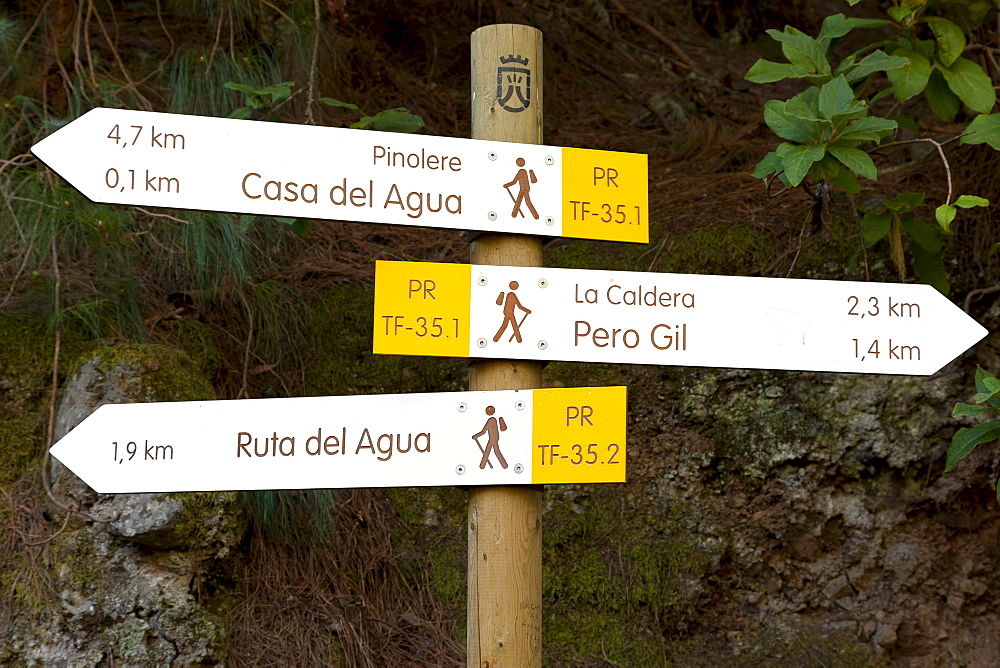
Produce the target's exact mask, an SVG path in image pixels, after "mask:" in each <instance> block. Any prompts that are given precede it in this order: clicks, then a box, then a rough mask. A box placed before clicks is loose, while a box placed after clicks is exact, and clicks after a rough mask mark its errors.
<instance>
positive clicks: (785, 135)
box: [764, 100, 820, 142]
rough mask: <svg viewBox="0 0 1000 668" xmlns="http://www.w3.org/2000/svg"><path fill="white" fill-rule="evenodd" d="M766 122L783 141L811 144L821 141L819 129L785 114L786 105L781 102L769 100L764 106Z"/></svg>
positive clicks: (814, 125) (812, 124)
mask: <svg viewBox="0 0 1000 668" xmlns="http://www.w3.org/2000/svg"><path fill="white" fill-rule="evenodd" d="M764 122H765V123H767V127H769V128H771V131H772V132H774V134H776V135H778V136H779V137H781V138H782V139H788V140H789V141H797V142H809V141H816V140H818V139H819V134H820V130H819V127H818V126H817V125H816V124H814V123H810V122H808V121H804V120H802V119H801V118H795V117H793V116H789V115H788V114H787V113H785V103H784V102H782V101H781V100H768V101H767V103H766V104H765V105H764Z"/></svg>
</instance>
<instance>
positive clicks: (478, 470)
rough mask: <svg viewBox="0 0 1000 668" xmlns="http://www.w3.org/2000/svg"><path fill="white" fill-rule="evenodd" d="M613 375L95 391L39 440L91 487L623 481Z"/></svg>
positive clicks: (620, 410)
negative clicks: (315, 391)
mask: <svg viewBox="0 0 1000 668" xmlns="http://www.w3.org/2000/svg"><path fill="white" fill-rule="evenodd" d="M625 411H626V406H625V388H624V387H592V388H559V389H550V390H522V391H516V390H504V391H492V392H450V393H435V394H387V395H369V396H343V397H303V398H294V399H244V400H240V401H190V402H167V403H152V404H108V405H104V406H101V407H100V408H98V409H97V410H96V411H95V412H94V413H93V414H92V415H91V416H89V417H88V418H87V419H86V420H84V421H83V422H82V423H80V425H79V426H78V427H76V429H74V430H73V431H71V432H70V433H69V434H67V435H66V436H65V437H64V438H63V439H61V440H60V441H59V442H58V443H56V444H55V445H54V446H52V449H51V451H50V452H51V453H52V455H53V456H54V457H55V458H56V459H58V460H59V461H60V462H62V463H63V464H64V465H65V466H66V467H67V468H69V469H70V470H71V471H73V473H75V474H76V475H78V476H79V477H80V478H82V479H83V481H84V482H86V483H87V484H88V485H90V486H91V487H92V488H93V489H94V490H96V491H97V492H100V493H102V494H110V493H121V492H190V491H220V490H250V489H312V488H332V487H400V486H405V487H409V486H432V485H517V484H546V483H560V482H571V483H583V482H624V481H625V454H626V452H625Z"/></svg>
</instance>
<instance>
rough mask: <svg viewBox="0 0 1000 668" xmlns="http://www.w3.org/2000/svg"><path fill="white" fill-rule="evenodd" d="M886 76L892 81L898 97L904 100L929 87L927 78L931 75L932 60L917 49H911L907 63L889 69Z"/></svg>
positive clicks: (894, 91) (894, 92) (901, 100)
mask: <svg viewBox="0 0 1000 668" xmlns="http://www.w3.org/2000/svg"><path fill="white" fill-rule="evenodd" d="M886 76H888V77H889V82H890V83H892V90H893V94H894V95H895V96H896V99H897V100H899V101H900V102H903V101H905V100H909V99H910V98H911V97H913V96H914V95H917V94H918V93H921V92H923V90H924V88H926V87H927V80H928V79H930V77H931V61H929V60H928V59H927V58H924V57H923V56H922V55H920V54H919V53H917V52H916V51H911V52H910V53H909V54H908V55H907V56H906V65H904V66H903V67H899V68H896V69H892V70H889V71H888V72H886Z"/></svg>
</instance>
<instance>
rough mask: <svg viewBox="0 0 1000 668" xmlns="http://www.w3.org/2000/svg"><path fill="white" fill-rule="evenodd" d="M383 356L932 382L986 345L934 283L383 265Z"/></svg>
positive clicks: (379, 313) (379, 300) (379, 344)
mask: <svg viewBox="0 0 1000 668" xmlns="http://www.w3.org/2000/svg"><path fill="white" fill-rule="evenodd" d="M375 272H376V275H375V322H374V328H375V330H374V351H375V352H376V353H383V354H397V355H442V356H451V357H484V358H503V359H536V360H567V361H579V362H625V363H631V364H665V365H678V366H708V367H727V368H750V369H790V370H801V371H837V372H857V373H884V374H911V375H929V374H932V373H934V372H935V371H937V370H938V369H940V368H941V367H942V366H944V365H945V364H947V363H948V362H950V361H951V360H952V359H954V358H955V357H957V356H958V355H959V354H961V353H962V352H964V351H965V350H966V349H968V348H969V347H970V346H972V345H973V344H974V343H976V342H977V341H979V340H980V339H981V338H983V336H985V335H986V330H985V329H984V328H983V327H982V326H981V325H979V323H977V322H976V321H975V320H973V319H972V318H970V317H969V316H968V315H966V314H965V313H964V312H963V311H962V310H961V309H959V308H958V307H957V306H955V305H954V304H953V303H951V302H950V301H949V300H948V299H947V298H945V297H944V296H943V295H941V294H940V293H939V292H937V291H936V290H935V289H934V288H932V287H930V286H929V285H914V284H899V283H858V282H853V281H818V280H799V279H781V278H757V277H743V276H705V275H690V274H654V273H638V272H613V271H589V270H578V269H545V268H536V267H505V266H488V265H461V264H440V263H430V262H386V261H380V262H377V263H376V270H375Z"/></svg>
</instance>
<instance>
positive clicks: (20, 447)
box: [0, 417, 42, 485]
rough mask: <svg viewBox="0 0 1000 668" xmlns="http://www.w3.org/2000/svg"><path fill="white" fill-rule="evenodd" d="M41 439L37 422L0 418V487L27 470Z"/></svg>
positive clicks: (39, 426)
mask: <svg viewBox="0 0 1000 668" xmlns="http://www.w3.org/2000/svg"><path fill="white" fill-rule="evenodd" d="M41 437H42V430H41V425H40V423H39V422H38V421H37V420H24V419H22V418H18V417H0V485H6V484H9V483H12V482H14V481H15V480H17V479H18V478H19V477H20V476H21V474H22V473H23V472H24V471H25V470H26V469H27V468H28V465H29V464H30V463H31V461H32V459H34V457H35V453H36V452H37V450H38V443H39V441H40V440H41Z"/></svg>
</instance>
